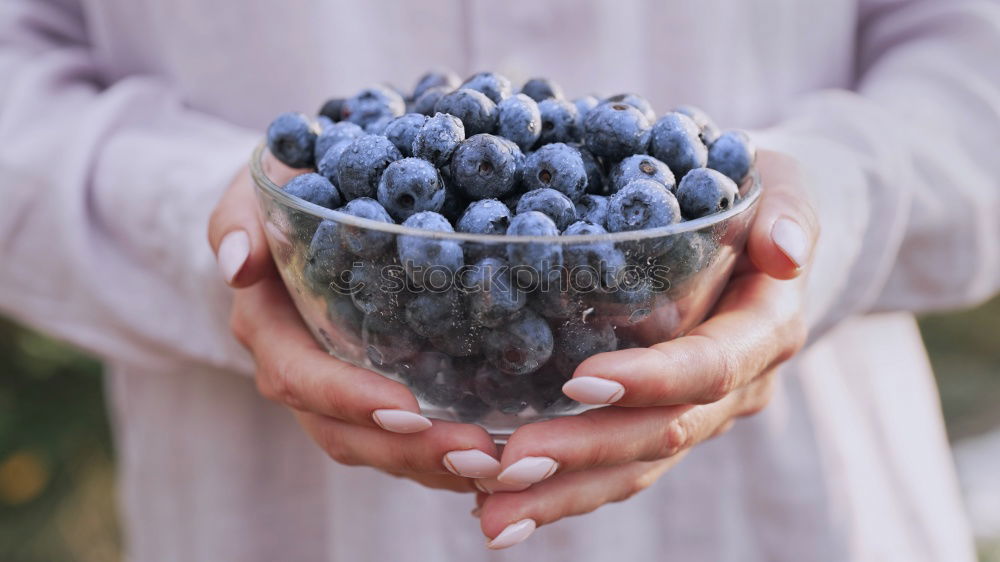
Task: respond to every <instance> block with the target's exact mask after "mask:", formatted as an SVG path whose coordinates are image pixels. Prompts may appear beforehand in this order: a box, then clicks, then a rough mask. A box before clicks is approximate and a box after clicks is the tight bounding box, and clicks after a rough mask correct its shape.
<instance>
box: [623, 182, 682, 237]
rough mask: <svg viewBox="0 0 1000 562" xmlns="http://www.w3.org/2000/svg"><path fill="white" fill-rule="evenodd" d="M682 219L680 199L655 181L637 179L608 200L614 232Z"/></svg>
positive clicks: (664, 224) (651, 226) (666, 224)
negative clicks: (679, 205)
mask: <svg viewBox="0 0 1000 562" xmlns="http://www.w3.org/2000/svg"><path fill="white" fill-rule="evenodd" d="M680 220H681V211H680V208H679V207H678V205H677V199H676V198H675V197H674V195H673V194H672V193H670V191H669V190H667V188H665V187H663V185H662V184H660V183H658V182H655V181H653V180H634V181H633V182H632V183H630V184H628V185H626V186H625V187H623V188H621V189H620V190H619V191H618V192H617V193H615V194H614V195H612V196H611V200H610V202H609V203H608V230H609V231H611V232H625V231H633V230H646V229H650V228H659V227H661V226H668V225H671V224H674V223H676V222H679V221H680Z"/></svg>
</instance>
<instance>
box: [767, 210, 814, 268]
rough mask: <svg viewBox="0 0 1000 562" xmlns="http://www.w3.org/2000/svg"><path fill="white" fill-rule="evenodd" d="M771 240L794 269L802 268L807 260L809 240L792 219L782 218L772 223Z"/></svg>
mask: <svg viewBox="0 0 1000 562" xmlns="http://www.w3.org/2000/svg"><path fill="white" fill-rule="evenodd" d="M771 240H772V241H774V245H775V246H777V247H778V249H779V250H781V253H782V254H785V257H787V258H788V259H789V260H791V261H792V263H794V264H795V267H802V266H803V265H805V264H806V262H807V261H808V260H809V238H808V237H807V236H806V231H805V230H803V229H802V227H801V226H799V224H798V223H797V222H795V221H793V220H792V219H789V218H785V217H782V218H780V219H778V220H776V221H774V226H772V227H771Z"/></svg>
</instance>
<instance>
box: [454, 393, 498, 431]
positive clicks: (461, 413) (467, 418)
mask: <svg viewBox="0 0 1000 562" xmlns="http://www.w3.org/2000/svg"><path fill="white" fill-rule="evenodd" d="M471 390H473V392H469V391H463V392H462V395H461V396H460V397H459V399H458V401H457V402H455V403H454V404H453V405H452V409H454V410H455V416H456V417H457V418H458V421H460V422H463V423H472V422H474V421H476V420H478V419H479V418H481V417H483V415H485V414H486V413H487V412H489V411H490V406H489V405H488V404H486V403H485V402H483V401H482V399H480V398H479V396H478V395H477V394H476V393H475V392H474V390H475V389H474V387H472V388H471Z"/></svg>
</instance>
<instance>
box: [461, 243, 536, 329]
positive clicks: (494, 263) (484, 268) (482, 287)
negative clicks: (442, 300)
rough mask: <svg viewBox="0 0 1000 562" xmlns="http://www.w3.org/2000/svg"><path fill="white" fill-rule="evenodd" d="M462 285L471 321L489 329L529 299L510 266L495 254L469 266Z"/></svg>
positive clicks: (509, 316)
mask: <svg viewBox="0 0 1000 562" xmlns="http://www.w3.org/2000/svg"><path fill="white" fill-rule="evenodd" d="M462 287H463V290H464V291H465V292H466V294H467V300H468V303H469V315H470V316H471V317H472V320H473V321H475V322H476V323H478V324H480V325H482V326H486V327H489V328H495V327H497V326H499V325H501V324H503V323H505V322H507V321H508V320H510V319H511V317H513V316H514V314H515V313H516V312H517V311H519V310H521V309H522V308H524V305H525V302H526V301H527V299H526V297H525V294H524V292H523V291H521V290H520V289H519V288H518V287H517V286H515V284H514V282H513V279H512V277H511V271H510V266H508V265H507V263H506V262H505V261H504V260H501V259H498V258H494V257H487V258H483V259H482V260H480V261H478V262H476V263H475V265H473V266H472V267H469V268H467V269H466V270H465V276H464V278H463V281H462Z"/></svg>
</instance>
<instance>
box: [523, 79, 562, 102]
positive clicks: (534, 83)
mask: <svg viewBox="0 0 1000 562" xmlns="http://www.w3.org/2000/svg"><path fill="white" fill-rule="evenodd" d="M521 93H522V94H524V95H526V96H528V97H529V98H531V99H533V100H535V101H538V102H540V101H542V100H547V99H549V98H555V99H557V100H561V99H563V91H562V88H560V87H559V84H556V83H555V82H553V81H552V80H549V79H548V78H532V79H530V80H528V81H527V82H525V83H524V86H521Z"/></svg>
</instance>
